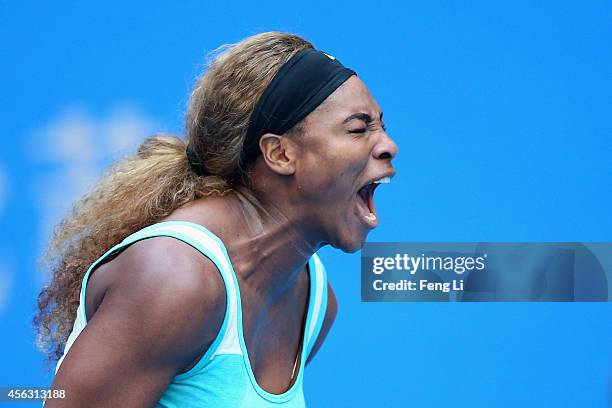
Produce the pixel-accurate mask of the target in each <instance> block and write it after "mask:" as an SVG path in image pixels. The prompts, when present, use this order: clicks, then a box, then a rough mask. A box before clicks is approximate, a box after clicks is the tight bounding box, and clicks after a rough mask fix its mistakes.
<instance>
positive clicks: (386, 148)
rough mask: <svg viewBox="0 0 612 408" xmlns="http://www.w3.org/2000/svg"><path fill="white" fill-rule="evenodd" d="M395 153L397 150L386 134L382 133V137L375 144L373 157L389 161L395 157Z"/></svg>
mask: <svg viewBox="0 0 612 408" xmlns="http://www.w3.org/2000/svg"><path fill="white" fill-rule="evenodd" d="M397 151H398V148H397V145H396V144H395V142H394V141H393V139H391V137H390V136H389V135H388V134H387V132H383V135H382V137H381V139H380V140H379V141H378V143H377V144H376V147H375V148H374V151H373V153H374V157H375V158H377V159H381V160H386V159H388V160H389V161H391V160H392V159H393V158H394V157H395V156H396V155H397Z"/></svg>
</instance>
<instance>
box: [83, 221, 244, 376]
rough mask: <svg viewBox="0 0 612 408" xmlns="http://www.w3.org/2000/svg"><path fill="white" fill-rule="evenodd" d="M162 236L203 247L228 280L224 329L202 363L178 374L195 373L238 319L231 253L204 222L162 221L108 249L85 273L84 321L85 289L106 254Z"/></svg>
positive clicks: (108, 255) (224, 278) (84, 316)
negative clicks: (226, 251)
mask: <svg viewBox="0 0 612 408" xmlns="http://www.w3.org/2000/svg"><path fill="white" fill-rule="evenodd" d="M161 236H165V237H172V238H176V239H178V240H181V241H183V242H185V243H186V244H188V245H191V246H192V247H194V248H195V249H197V250H198V251H200V252H201V253H202V254H203V255H204V256H206V257H207V258H209V259H210V260H211V261H212V262H213V263H214V264H215V266H216V267H217V269H218V271H219V273H220V274H221V278H222V279H223V282H224V284H225V290H226V299H227V304H226V313H225V318H224V320H223V324H222V326H221V330H220V331H219V333H218V335H217V337H216V338H215V340H214V341H213V343H212V344H211V346H210V347H209V349H208V350H207V351H206V353H205V354H204V356H203V357H202V358H201V359H200V361H198V363H197V364H196V365H195V366H194V367H193V368H191V369H190V370H189V371H188V372H186V373H183V374H179V375H177V376H176V378H185V377H188V376H190V375H193V374H195V373H196V372H197V371H199V369H200V368H202V367H203V366H205V365H206V364H207V363H208V361H210V359H211V358H212V356H213V353H214V352H215V350H216V349H217V347H218V346H219V343H220V342H221V340H222V339H223V338H224V335H225V333H226V331H227V329H228V326H231V324H232V321H233V323H234V324H235V319H236V317H235V316H236V290H235V287H234V280H233V278H232V276H231V273H232V272H231V268H230V264H229V259H228V257H227V254H226V253H225V249H224V248H225V247H224V246H223V244H222V242H221V240H220V239H219V238H218V237H217V236H216V235H214V234H213V233H212V232H210V231H209V230H208V229H206V228H204V227H203V226H201V225H199V224H194V223H191V222H187V221H165V222H160V223H157V224H153V225H150V226H148V227H145V228H143V229H141V230H139V231H137V232H135V233H133V234H132V235H130V236H128V237H127V238H125V239H124V240H123V241H121V242H120V243H119V244H117V245H115V246H114V247H112V248H111V249H110V250H108V251H107V252H106V253H105V254H104V255H102V256H101V257H100V258H98V259H97V260H96V261H95V262H94V263H93V264H92V265H91V266H90V267H89V269H88V270H87V272H86V273H85V276H84V277H83V282H82V283H81V298H80V300H81V305H83V313H82V318H83V320H84V323H85V324H86V323H87V318H86V314H85V289H86V287H87V281H88V279H89V276H90V275H91V273H92V271H93V270H94V269H95V268H96V267H97V266H98V265H99V264H100V263H101V262H103V261H104V260H105V259H106V258H108V257H110V256H113V255H115V254H117V253H118V252H120V251H122V250H124V249H125V248H127V247H128V246H129V245H131V244H133V243H134V242H137V241H140V240H143V239H147V238H152V237H161Z"/></svg>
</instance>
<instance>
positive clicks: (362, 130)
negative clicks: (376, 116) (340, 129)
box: [349, 128, 368, 133]
mask: <svg viewBox="0 0 612 408" xmlns="http://www.w3.org/2000/svg"><path fill="white" fill-rule="evenodd" d="M366 130H368V129H367V128H363V129H355V130H349V133H365V132H366Z"/></svg>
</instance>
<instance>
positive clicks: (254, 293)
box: [35, 32, 397, 408]
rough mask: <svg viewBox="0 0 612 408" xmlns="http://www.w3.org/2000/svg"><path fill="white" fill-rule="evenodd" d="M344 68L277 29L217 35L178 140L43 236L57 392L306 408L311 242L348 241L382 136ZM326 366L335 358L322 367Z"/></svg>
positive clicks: (315, 271)
mask: <svg viewBox="0 0 612 408" xmlns="http://www.w3.org/2000/svg"><path fill="white" fill-rule="evenodd" d="M382 118H383V114H382V111H381V109H380V107H379V106H378V104H377V103H376V101H375V100H374V98H373V97H372V95H371V94H370V92H369V91H368V89H367V88H366V86H365V85H364V83H363V82H362V81H361V80H360V79H359V77H358V76H357V75H356V74H355V72H354V71H353V70H351V69H349V68H347V67H344V66H343V65H342V64H341V63H340V62H339V61H338V59H336V58H335V57H334V56H333V55H330V54H327V53H324V52H322V51H318V50H316V49H314V48H313V46H312V44H311V43H309V42H308V41H306V40H304V39H302V38H300V37H298V36H296V35H293V34H288V33H281V32H266V33H262V34H258V35H255V36H252V37H249V38H246V39H245V40H243V41H241V42H239V43H238V44H234V45H232V46H230V47H227V48H226V49H224V50H223V52H222V53H217V55H216V57H215V58H214V59H213V60H212V62H211V63H209V66H208V69H207V70H206V71H205V73H204V74H203V75H202V76H201V77H200V78H199V79H198V81H197V83H196V85H195V87H194V89H193V92H192V94H191V98H190V101H189V106H188V112H187V114H186V125H185V131H186V141H183V140H182V139H180V138H178V137H174V136H165V135H157V136H154V137H151V138H149V139H147V140H145V141H144V142H143V144H142V145H141V146H140V147H139V149H138V151H137V153H136V154H135V155H134V156H133V157H130V158H127V159H125V160H124V161H121V162H119V163H118V164H116V165H115V166H114V167H113V168H112V169H111V170H110V171H109V172H108V173H107V174H106V175H105V176H104V177H103V178H102V179H101V180H100V182H99V183H98V184H97V185H96V186H95V187H94V188H93V189H92V191H90V192H89V193H87V194H86V196H85V197H84V198H82V199H81V200H80V201H78V202H77V203H76V204H75V206H74V208H73V210H72V211H71V213H70V214H69V215H68V216H67V217H66V218H65V219H64V220H63V221H62V223H61V224H60V225H59V226H58V227H57V229H56V230H55V235H54V237H53V239H52V242H51V244H50V246H49V248H48V251H47V255H48V256H49V257H50V259H51V261H52V263H51V269H52V273H53V275H52V279H51V281H50V283H49V285H48V286H46V287H45V288H44V289H43V291H42V292H41V294H40V295H39V299H38V307H39V312H38V315H37V316H36V318H35V322H36V324H37V325H38V327H39V343H40V345H41V346H44V347H46V348H45V350H46V351H47V353H48V354H49V357H50V359H51V361H54V360H55V359H58V362H57V365H56V375H55V378H54V380H53V384H52V388H53V389H55V390H64V391H65V392H64V393H63V395H64V398H48V399H47V400H46V402H45V405H46V407H47V408H55V407H153V406H160V407H221V408H222V407H249V408H251V407H278V408H280V407H303V406H305V401H304V394H303V388H302V385H303V378H304V368H305V366H306V364H307V363H308V362H309V361H311V360H312V358H313V357H314V355H315V354H316V353H317V350H319V348H320V347H321V344H322V343H323V341H324V339H325V337H326V335H327V333H328V332H329V330H330V328H331V326H332V323H333V321H334V318H335V315H336V311H337V303H336V298H335V296H334V292H333V291H332V288H331V286H330V285H329V283H328V281H327V273H326V270H325V268H324V266H323V264H322V263H321V260H320V259H319V258H318V257H317V255H316V251H317V250H318V249H320V248H321V247H323V246H325V245H331V246H333V247H335V248H338V249H341V250H343V251H345V252H354V251H357V250H359V249H360V248H361V247H362V246H363V244H364V241H365V239H366V236H367V234H368V232H369V231H370V230H372V229H373V228H375V227H376V226H377V225H378V218H377V215H376V211H375V209H374V200H373V195H374V190H375V188H376V187H377V186H378V185H379V184H381V183H388V182H389V181H390V179H391V177H393V175H394V170H393V166H392V165H391V161H392V159H393V158H394V156H395V155H396V153H397V146H396V145H395V143H394V142H393V141H392V140H391V138H390V137H389V136H388V135H387V133H386V131H385V126H384V124H383V121H382ZM337 368H338V369H340V367H337Z"/></svg>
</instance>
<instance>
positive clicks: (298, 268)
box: [227, 188, 322, 303]
mask: <svg viewBox="0 0 612 408" xmlns="http://www.w3.org/2000/svg"><path fill="white" fill-rule="evenodd" d="M227 199H228V200H229V201H230V202H231V203H232V204H231V206H230V207H231V208H232V209H233V211H234V212H235V214H236V218H235V219H237V221H238V225H237V229H236V231H238V232H237V233H236V235H235V236H234V237H233V238H232V239H230V240H228V252H229V253H230V257H231V258H232V264H233V266H234V270H235V272H236V274H238V275H239V276H240V277H241V279H242V280H244V281H245V282H247V283H248V285H249V287H251V288H253V289H255V290H257V291H260V293H266V294H268V296H267V297H268V300H269V302H271V303H273V302H275V301H278V300H280V299H282V298H283V297H285V296H286V295H291V292H292V289H293V288H295V287H296V282H297V279H298V278H299V276H300V274H301V273H302V272H303V271H304V268H305V266H306V264H307V263H308V260H309V259H310V257H311V256H312V255H313V254H314V253H315V252H316V251H317V249H319V247H320V246H321V245H322V243H321V241H320V240H318V239H317V235H318V234H316V232H315V231H313V230H311V229H310V228H308V227H309V224H312V223H309V222H308V220H307V219H305V218H307V217H303V216H301V215H300V214H296V212H295V211H293V212H291V213H290V212H288V211H283V210H282V206H279V205H278V201H277V204H274V203H272V202H270V200H266V199H265V198H262V197H257V196H256V195H255V194H253V193H251V192H250V191H249V190H247V189H246V188H238V189H236V190H235V191H234V192H233V193H232V194H231V195H229V196H228V197H227Z"/></svg>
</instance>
